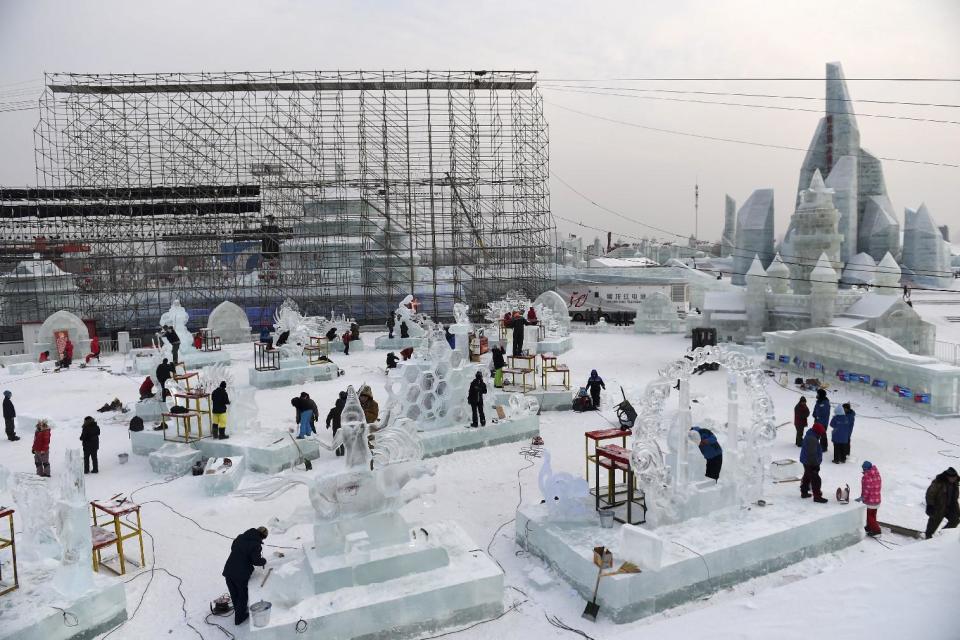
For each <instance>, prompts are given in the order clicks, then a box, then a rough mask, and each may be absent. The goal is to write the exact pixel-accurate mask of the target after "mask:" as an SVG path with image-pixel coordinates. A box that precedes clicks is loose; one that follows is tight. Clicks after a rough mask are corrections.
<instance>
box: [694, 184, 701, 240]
mask: <svg viewBox="0 0 960 640" xmlns="http://www.w3.org/2000/svg"><path fill="white" fill-rule="evenodd" d="M699 231H700V178H699V177H697V178H695V179H694V183H693V237H694V239H695V240H697V241H698V242H699V240H700V233H699Z"/></svg>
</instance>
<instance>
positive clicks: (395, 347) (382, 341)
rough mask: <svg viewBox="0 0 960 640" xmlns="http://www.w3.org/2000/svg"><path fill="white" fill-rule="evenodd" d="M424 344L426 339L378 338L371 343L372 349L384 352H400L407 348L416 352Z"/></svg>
mask: <svg viewBox="0 0 960 640" xmlns="http://www.w3.org/2000/svg"><path fill="white" fill-rule="evenodd" d="M426 344H427V339H426V338H397V337H393V338H388V337H387V336H379V337H378V338H377V339H376V340H374V341H373V346H374V347H376V348H377V349H384V350H386V351H402V350H403V349H406V348H407V347H413V349H415V350H416V349H420V348H422V347H424V346H426Z"/></svg>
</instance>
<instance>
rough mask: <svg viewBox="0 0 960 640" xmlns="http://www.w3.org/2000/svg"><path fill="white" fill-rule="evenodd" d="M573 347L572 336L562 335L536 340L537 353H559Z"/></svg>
mask: <svg viewBox="0 0 960 640" xmlns="http://www.w3.org/2000/svg"><path fill="white" fill-rule="evenodd" d="M570 349H573V336H563V337H562V338H544V339H543V340H540V341H538V342H537V353H552V354H553V355H556V356H558V355H560V354H561V353H566V352H567V351H570Z"/></svg>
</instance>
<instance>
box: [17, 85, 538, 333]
mask: <svg viewBox="0 0 960 640" xmlns="http://www.w3.org/2000/svg"><path fill="white" fill-rule="evenodd" d="M542 107H543V105H542V98H541V96H540V93H539V90H538V88H537V74H536V72H533V71H444V72H434V71H378V72H363V71H356V72H324V71H309V72H283V73H278V72H261V73H256V72H241V73H176V74H165V73H157V74H148V75H141V74H104V75H100V74H62V73H54V74H47V75H46V90H45V92H44V94H43V95H42V97H41V99H40V111H41V116H40V122H39V124H38V125H37V127H36V129H35V131H34V137H35V145H36V164H37V184H38V187H37V188H36V189H0V216H2V217H3V219H4V231H3V232H2V235H0V248H2V249H3V251H2V255H3V262H4V264H2V265H0V268H2V270H3V271H5V272H9V271H10V269H11V268H13V267H14V266H15V265H17V264H20V265H21V266H20V268H19V269H18V271H19V275H18V274H14V275H9V274H8V275H6V276H4V278H5V280H6V281H5V283H4V284H5V287H4V288H3V290H2V293H0V296H2V299H0V316H2V320H0V326H3V327H11V326H15V325H17V324H19V323H23V322H38V321H42V320H43V319H44V318H45V317H46V316H47V315H49V314H50V313H53V312H54V311H56V310H59V309H68V310H71V311H74V312H75V313H78V314H79V315H81V316H82V317H84V318H92V319H94V320H96V321H97V324H98V328H99V329H103V330H120V329H126V330H130V331H133V332H135V333H136V332H147V331H150V330H152V329H153V328H155V327H156V325H157V322H158V319H159V316H160V314H161V313H163V312H164V311H165V310H166V309H167V308H168V307H169V305H170V303H171V302H172V301H173V300H174V299H179V300H181V302H182V304H183V305H184V306H185V307H186V308H187V309H188V311H189V312H190V315H191V325H196V326H203V325H204V324H205V322H206V316H207V315H208V314H209V312H210V311H211V310H212V308H213V307H214V306H216V305H217V304H219V303H220V302H221V301H223V300H231V301H233V302H236V303H237V304H240V306H242V307H244V308H246V309H247V312H248V315H249V316H250V317H251V321H252V324H254V325H255V326H258V325H263V324H268V323H269V322H270V321H272V312H273V310H274V309H275V308H276V307H277V306H278V305H279V304H280V302H282V300H283V299H284V298H285V297H291V298H294V299H295V300H297V301H298V303H299V304H300V306H301V310H303V311H305V312H306V313H309V314H318V315H329V314H331V313H337V314H340V313H343V314H346V315H347V316H349V317H355V318H357V319H358V320H360V321H367V322H371V321H382V320H383V319H385V318H386V316H387V314H389V313H390V312H391V311H392V310H393V309H394V308H395V307H396V304H397V302H398V301H399V300H400V299H401V298H402V297H403V296H404V295H406V294H407V293H411V292H412V293H414V294H415V295H416V296H417V297H418V298H419V299H420V300H421V303H422V304H421V308H422V309H424V310H425V311H427V312H428V313H431V314H432V315H434V316H435V317H449V316H450V315H451V313H452V305H453V303H454V302H465V303H467V304H470V305H471V306H472V307H474V308H475V309H479V308H482V307H483V306H484V305H485V304H486V303H487V302H488V301H491V300H495V299H498V298H500V297H502V296H503V295H504V293H505V292H506V291H508V290H510V289H522V290H524V291H526V292H528V294H533V295H535V294H537V293H539V292H540V291H543V290H545V289H548V288H552V287H553V286H554V284H555V268H556V267H555V264H554V260H553V258H552V254H553V251H554V247H555V245H556V238H555V235H556V234H555V227H554V222H553V218H552V216H551V213H550V201H549V180H548V178H549V167H548V132H547V126H546V123H545V121H544V118H543V108H542ZM269 216H272V218H270V217H269ZM33 254H40V256H39V258H40V259H39V260H35V259H32V258H31V257H30V256H31V255H33ZM24 265H26V266H24Z"/></svg>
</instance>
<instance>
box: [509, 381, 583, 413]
mask: <svg viewBox="0 0 960 640" xmlns="http://www.w3.org/2000/svg"><path fill="white" fill-rule="evenodd" d="M517 391H518V392H519V391H520V390H519V389H517ZM511 393H513V389H512V388H511V387H509V385H508V386H507V388H506V390H503V391H501V390H499V389H498V390H496V391H495V392H494V393H493V395H492V400H491V402H492V403H493V404H494V405H505V406H509V404H510V394H511ZM524 395H526V396H530V397H532V398H536V399H537V402H539V403H540V410H541V411H570V410H571V409H573V393H572V392H571V391H569V390H567V389H546V390H544V389H537V390H536V391H527V392H526V393H525V394H524Z"/></svg>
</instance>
